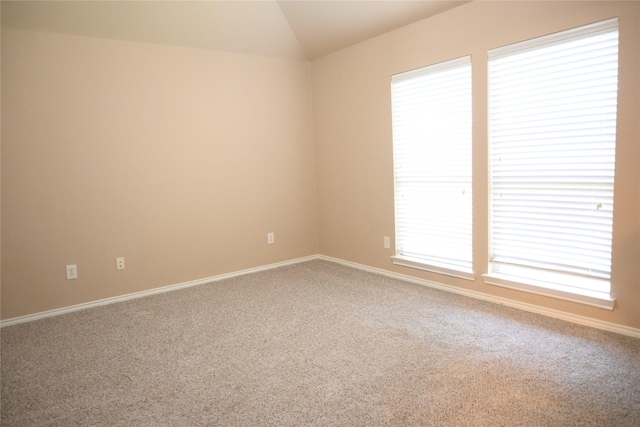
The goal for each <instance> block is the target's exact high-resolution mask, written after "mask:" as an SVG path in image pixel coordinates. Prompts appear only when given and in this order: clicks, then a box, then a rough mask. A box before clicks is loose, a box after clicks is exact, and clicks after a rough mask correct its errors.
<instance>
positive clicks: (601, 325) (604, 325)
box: [318, 255, 640, 338]
mask: <svg viewBox="0 0 640 427" xmlns="http://www.w3.org/2000/svg"><path fill="white" fill-rule="evenodd" d="M318 259H321V260H324V261H330V262H335V263H338V264H342V265H345V266H347V267H353V268H357V269H359V270H364V271H368V272H370V273H377V274H381V275H383V276H387V277H391V278H393V279H398V280H403V281H405V282H411V283H416V284H418V285H423V286H428V287H430V288H435V289H440V290H442V291H446V292H452V293H454V294H459V295H464V296H467V297H471V298H476V299H480V300H483V301H488V302H492V303H496V304H502V305H506V306H508V307H513V308H518V309H520V310H524V311H529V312H531V313H537V314H542V315H544V316H548V317H553V318H556V319H561V320H565V321H567V322H572V323H577V324H579V325H584V326H590V327H592V328H597V329H602V330H605V331H610V332H616V333H619V334H623V335H628V336H631V337H635V338H640V329H636V328H632V327H630V326H624V325H618V324H616V323H611V322H605V321H602V320H597V319H592V318H590V317H585V316H579V315H577V314H571V313H566V312H564V311H559V310H553V309H550V308H544V307H540V306H537V305H533V304H527V303H524V302H519V301H514V300H511V299H508V298H502V297H497V296H493V295H489V294H485V293H482V292H477V291H472V290H468V289H463V288H458V287H456V286H450V285H445V284H442V283H437V282H432V281H430V280H424V279H419V278H417V277H412V276H408V275H405V274H400V273H394V272H391V271H388V270H383V269H380V268H375V267H370V266H368V265H363V264H358V263H355V262H350V261H344V260H342V259H338V258H333V257H329V256H325V255H319V256H318Z"/></svg>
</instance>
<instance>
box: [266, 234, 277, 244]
mask: <svg viewBox="0 0 640 427" xmlns="http://www.w3.org/2000/svg"><path fill="white" fill-rule="evenodd" d="M275 242H276V236H275V234H274V233H267V244H268V245H273V244H274V243H275Z"/></svg>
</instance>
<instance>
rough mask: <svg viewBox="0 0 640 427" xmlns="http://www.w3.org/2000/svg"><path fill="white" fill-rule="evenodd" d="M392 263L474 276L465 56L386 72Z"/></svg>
mask: <svg viewBox="0 0 640 427" xmlns="http://www.w3.org/2000/svg"><path fill="white" fill-rule="evenodd" d="M391 88H392V104H393V105H392V107H393V146H394V175H395V207H396V256H395V257H394V263H396V264H400V265H405V266H410V267H416V268H421V269H426V270H433V271H437V272H441V273H445V274H450V275H458V276H460V277H465V278H469V277H473V268H472V193H471V188H472V185H471V184H472V180H471V172H472V165H471V148H472V144H471V57H468V56H467V57H464V58H460V59H456V60H452V61H448V62H444V63H441V64H436V65H432V66H429V67H425V68H420V69H417V70H413V71H408V72H406V73H402V74H397V75H394V76H392V78H391Z"/></svg>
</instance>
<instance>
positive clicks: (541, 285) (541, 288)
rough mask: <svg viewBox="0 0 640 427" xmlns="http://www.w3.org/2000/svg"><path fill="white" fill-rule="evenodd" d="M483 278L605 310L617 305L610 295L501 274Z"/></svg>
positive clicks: (497, 284) (492, 282)
mask: <svg viewBox="0 0 640 427" xmlns="http://www.w3.org/2000/svg"><path fill="white" fill-rule="evenodd" d="M482 277H484V282H485V283H486V284H487V285H493V286H499V287H502V288H508V289H515V290H517V291H522V292H528V293H532V294H536V295H543V296H547V297H552V298H557V299H562V300H565V301H571V302H576V303H579V304H585V305H590V306H593V307H598V308H604V309H606V310H613V306H614V305H615V303H616V300H615V298H611V296H610V295H608V294H605V293H603V292H595V291H588V290H582V289H576V288H569V287H568V286H563V285H559V284H553V283H548V282H539V281H535V280H528V279H524V278H521V277H515V276H508V275H506V274H499V273H489V274H483V275H482ZM569 289H570V290H569Z"/></svg>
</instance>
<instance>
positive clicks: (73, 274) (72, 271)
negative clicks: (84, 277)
mask: <svg viewBox="0 0 640 427" xmlns="http://www.w3.org/2000/svg"><path fill="white" fill-rule="evenodd" d="M77 278H78V266H77V265H75V264H70V265H67V280H71V279H77Z"/></svg>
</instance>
